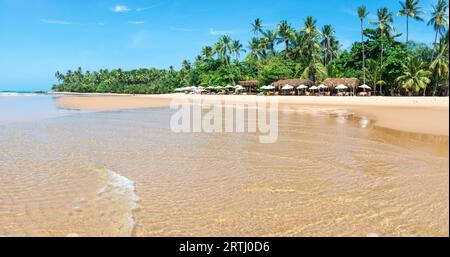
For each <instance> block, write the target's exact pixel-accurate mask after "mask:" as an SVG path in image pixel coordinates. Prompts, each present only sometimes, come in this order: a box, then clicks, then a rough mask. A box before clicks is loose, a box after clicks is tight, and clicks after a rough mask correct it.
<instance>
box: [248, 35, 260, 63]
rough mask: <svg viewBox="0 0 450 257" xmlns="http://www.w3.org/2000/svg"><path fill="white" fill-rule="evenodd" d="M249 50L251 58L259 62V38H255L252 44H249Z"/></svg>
mask: <svg viewBox="0 0 450 257" xmlns="http://www.w3.org/2000/svg"><path fill="white" fill-rule="evenodd" d="M248 45H249V46H248V49H249V50H250V53H249V57H250V58H251V59H253V60H258V59H259V56H260V54H261V52H260V50H261V42H260V40H259V38H257V37H253V38H252V39H251V41H250V42H248Z"/></svg>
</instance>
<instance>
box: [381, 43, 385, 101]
mask: <svg viewBox="0 0 450 257" xmlns="http://www.w3.org/2000/svg"><path fill="white" fill-rule="evenodd" d="M383 52H384V43H383V41H381V66H380V81H382V80H383ZM382 95H383V85H381V84H380V96H382Z"/></svg>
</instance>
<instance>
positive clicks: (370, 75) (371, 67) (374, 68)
mask: <svg viewBox="0 0 450 257" xmlns="http://www.w3.org/2000/svg"><path fill="white" fill-rule="evenodd" d="M366 69H367V73H366V74H367V82H368V83H369V85H371V86H372V88H373V91H374V92H376V91H377V86H379V87H382V86H383V85H384V84H386V82H385V81H383V80H382V79H381V71H382V69H381V67H380V64H379V63H378V61H376V60H373V59H368V60H367V67H366Z"/></svg>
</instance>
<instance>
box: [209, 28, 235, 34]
mask: <svg viewBox="0 0 450 257" xmlns="http://www.w3.org/2000/svg"><path fill="white" fill-rule="evenodd" d="M209 34H211V35H212V36H222V35H228V34H233V31H231V30H215V29H212V28H211V29H209Z"/></svg>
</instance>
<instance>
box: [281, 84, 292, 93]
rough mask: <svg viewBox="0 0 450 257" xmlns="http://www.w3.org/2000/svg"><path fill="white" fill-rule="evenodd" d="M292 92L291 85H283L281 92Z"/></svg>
mask: <svg viewBox="0 0 450 257" xmlns="http://www.w3.org/2000/svg"><path fill="white" fill-rule="evenodd" d="M292 90H294V87H293V86H291V85H289V84H287V85H284V86H283V87H282V88H281V91H285V92H288V91H292Z"/></svg>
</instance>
